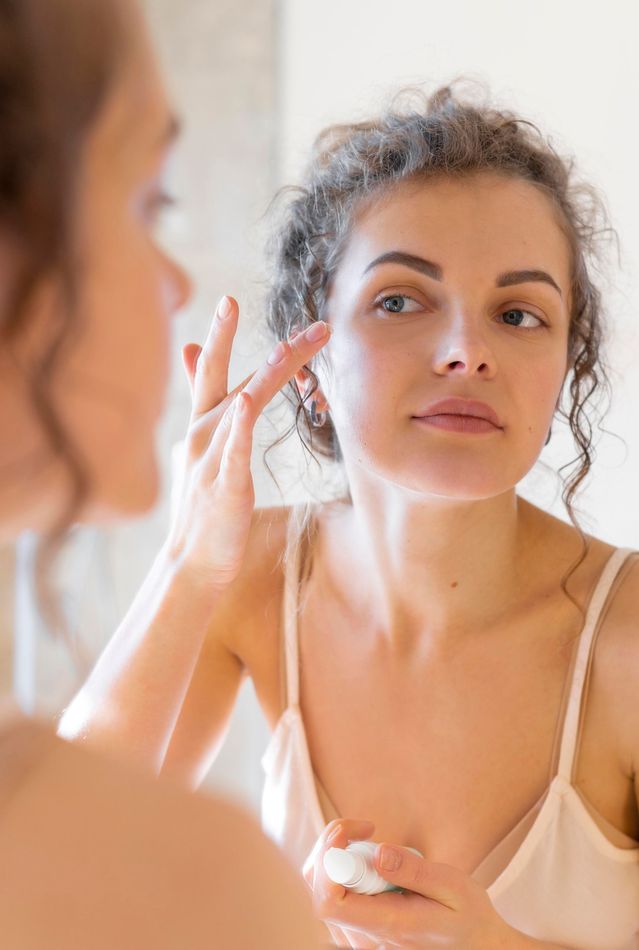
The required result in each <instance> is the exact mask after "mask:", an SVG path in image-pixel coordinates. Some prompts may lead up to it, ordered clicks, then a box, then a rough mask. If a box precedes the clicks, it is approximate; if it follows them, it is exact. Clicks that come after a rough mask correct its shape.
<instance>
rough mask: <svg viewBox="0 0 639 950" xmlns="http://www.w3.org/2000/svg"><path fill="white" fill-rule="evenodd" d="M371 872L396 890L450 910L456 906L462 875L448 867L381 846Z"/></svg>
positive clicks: (395, 847)
mask: <svg viewBox="0 0 639 950" xmlns="http://www.w3.org/2000/svg"><path fill="white" fill-rule="evenodd" d="M375 868H376V870H377V871H378V873H379V874H381V876H382V877H383V878H384V879H385V880H387V881H390V882H391V884H395V885H397V887H403V888H406V889H407V890H409V891H413V892H414V893H416V894H421V895H422V897H429V898H430V899H431V900H436V901H438V902H439V903H440V904H445V905H446V906H447V907H450V908H451V909H453V910H455V909H456V908H457V907H458V906H459V903H460V900H459V897H460V893H461V892H462V891H463V889H464V878H465V877H466V875H464V874H463V872H461V871H458V870H457V868H454V867H452V866H451V865H449V864H438V863H435V862H433V861H427V860H426V859H425V858H422V857H419V856H418V855H417V854H415V853H414V852H413V851H411V850H409V849H408V848H402V847H400V846H399V845H390V844H386V843H384V844H383V845H381V844H380V845H379V846H378V848H377V851H376V852H375Z"/></svg>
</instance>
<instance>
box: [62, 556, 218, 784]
mask: <svg viewBox="0 0 639 950" xmlns="http://www.w3.org/2000/svg"><path fill="white" fill-rule="evenodd" d="M219 596H220V594H219V593H218V592H216V591H215V590H214V589H212V588H209V587H207V585H205V584H203V582H202V580H201V578H198V577H197V576H194V575H193V574H191V573H189V571H188V570H187V569H186V568H184V567H183V566H182V565H181V564H180V563H179V562H177V561H175V560H173V559H172V558H171V557H169V555H168V553H167V551H166V550H165V549H164V548H162V549H161V550H160V552H159V553H158V555H157V557H156V559H155V561H154V562H153V565H152V567H151V569H150V571H149V573H148V575H147V577H146V578H145V580H144V582H143V584H142V586H141V588H140V590H139V591H138V593H137V595H136V597H135V599H134V601H133V603H132V605H131V607H130V608H129V610H128V612H127V614H126V616H125V617H124V620H123V621H122V623H121V624H120V626H119V627H118V629H117V630H116V632H115V633H114V635H113V637H112V638H111V640H110V641H109V642H108V644H107V645H106V647H105V648H104V650H103V652H102V654H101V655H100V657H99V659H98V661H97V663H96V664H95V666H94V668H93V670H92V672H91V674H90V675H89V677H88V679H87V681H86V682H85V684H84V685H83V686H82V688H81V689H80V691H79V692H78V693H77V695H76V696H75V697H74V699H73V700H72V702H71V703H70V705H69V706H68V707H67V709H66V710H65V712H64V714H63V715H62V717H61V719H60V722H59V724H58V733H59V735H61V736H62V737H63V738H66V739H75V740H80V741H82V742H83V743H87V744H90V745H94V746H96V747H99V748H101V749H105V750H107V751H108V750H113V751H115V752H117V753H124V754H126V755H130V756H131V757H133V758H134V759H135V760H136V761H137V762H139V763H142V764H147V765H148V766H149V767H150V768H151V769H152V770H153V771H155V772H159V771H160V768H161V765H162V762H163V759H164V756H165V754H166V749H167V747H168V744H169V741H170V739H171V735H172V733H173V729H174V728H175V724H176V721H177V718H178V716H179V713H180V709H181V707H182V704H183V702H184V697H185V695H186V692H187V689H188V687H189V683H190V681H191V678H192V675H193V671H194V668H195V665H196V663H197V659H198V656H199V653H200V649H201V647H202V643H203V641H204V637H205V635H206V630H207V626H208V622H209V620H210V618H211V614H212V611H213V608H214V606H215V603H216V602H217V600H218V599H219Z"/></svg>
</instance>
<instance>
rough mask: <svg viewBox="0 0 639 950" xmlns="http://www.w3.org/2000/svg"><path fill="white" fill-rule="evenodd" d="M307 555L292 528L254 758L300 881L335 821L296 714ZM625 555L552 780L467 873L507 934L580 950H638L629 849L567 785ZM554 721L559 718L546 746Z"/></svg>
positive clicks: (589, 619)
mask: <svg viewBox="0 0 639 950" xmlns="http://www.w3.org/2000/svg"><path fill="white" fill-rule="evenodd" d="M306 546H307V545H305V544H304V543H302V539H300V538H299V537H297V535H296V528H295V519H294V518H291V519H290V523H289V536H288V545H287V554H286V562H285V583H284V598H283V605H282V626H283V638H282V646H283V652H284V662H283V664H282V669H283V676H284V678H285V684H286V704H285V709H284V712H283V714H282V716H281V717H280V719H279V721H278V723H277V725H276V727H275V729H274V731H273V734H272V736H271V740H270V742H269V744H268V747H267V749H266V751H265V753H264V755H263V757H262V766H263V769H264V772H265V783H264V789H263V794H262V826H263V828H264V830H265V831H266V832H267V833H268V834H269V835H270V836H271V837H272V838H273V839H274V840H275V841H276V842H277V843H278V844H279V845H280V847H281V848H282V849H283V850H284V851H285V853H287V854H288V856H289V857H290V858H291V860H292V861H293V863H294V864H295V865H296V866H297V867H298V868H300V869H301V868H302V866H303V864H304V861H305V859H306V857H307V856H308V854H309V853H310V851H311V849H312V847H313V845H314V844H315V841H316V840H317V837H318V836H319V835H320V833H321V832H322V830H323V828H324V827H325V825H326V824H327V823H328V822H329V821H331V820H332V819H334V818H337V817H339V813H338V811H337V809H336V808H335V806H334V804H333V802H332V801H331V799H330V796H329V794H328V792H327V791H326V789H324V788H323V786H322V784H321V782H320V781H319V779H318V777H317V776H316V775H315V773H314V770H313V764H312V762H311V760H310V754H309V749H308V744H307V741H306V733H305V730H304V722H303V720H302V715H301V710H300V706H299V664H298V638H297V613H298V599H299V591H300V588H301V587H302V585H303V581H304V578H305V577H307V576H308V574H309V568H310V557H307V558H306V559H305V558H304V557H303V554H304V548H305V547H306ZM631 553H632V551H631V550H630V549H626V548H619V549H617V550H616V551H614V552H613V554H612V556H611V557H610V559H609V560H608V562H607V564H606V565H605V567H604V569H603V571H602V574H601V576H600V577H599V579H598V582H597V584H596V586H595V589H594V591H593V593H592V596H591V598H590V602H589V604H588V609H587V612H586V619H585V623H584V626H583V628H582V631H581V633H580V636H579V638H577V639H576V641H575V647H574V648H573V657H572V661H571V664H570V667H569V673H568V679H567V684H566V686H567V687H569V688H568V689H565V690H564V697H566V696H567V697H568V699H567V702H564V703H563V704H562V710H561V711H560V716H559V718H558V722H557V731H556V737H555V754H554V755H553V774H554V778H553V779H552V781H551V782H550V784H549V786H548V788H547V789H546V791H545V792H544V793H543V794H542V796H541V797H540V799H539V800H538V801H537V802H536V803H535V804H534V805H533V806H532V808H531V809H530V810H529V811H528V812H527V813H526V814H525V815H524V816H523V817H522V818H521V819H520V820H519V821H518V822H517V824H516V825H515V827H514V828H512V829H511V831H510V832H508V834H507V835H506V836H505V837H504V838H503V839H502V840H501V841H500V842H499V843H498V844H497V845H496V846H495V847H494V848H493V849H492V850H491V852H490V853H489V854H488V855H486V857H485V858H484V859H483V860H482V861H481V863H480V864H479V865H478V867H476V868H475V870H474V871H473V872H472V877H473V878H474V879H475V880H477V881H478V882H479V883H480V884H481V885H482V886H483V887H485V888H486V890H487V892H488V894H489V896H490V898H491V900H492V901H493V904H494V906H495V907H496V909H497V910H498V912H499V913H500V914H501V916H502V917H503V918H504V919H505V920H506V921H507V922H508V923H509V924H511V926H513V927H515V928H516V929H518V930H520V931H522V932H523V933H526V934H528V935H529V936H531V937H536V938H537V939H541V940H547V941H555V942H557V943H562V942H563V943H566V944H568V945H570V946H574V947H578V948H579V950H638V948H639V936H635V934H639V842H637V841H635V840H634V839H633V838H630V837H629V836H628V835H625V834H624V833H623V832H621V831H620V830H619V829H617V828H615V827H614V826H613V825H611V824H610V823H609V822H608V821H607V820H606V819H605V818H604V817H603V815H601V814H600V813H599V812H597V811H596V809H595V808H594V806H592V805H591V804H590V803H589V802H587V801H586V799H584V798H583V797H582V795H581V794H580V792H579V791H578V790H577V788H576V787H575V786H573V784H572V777H573V775H574V768H575V750H576V747H577V738H578V731H579V725H580V722H583V708H582V707H583V706H585V701H584V696H585V694H586V692H587V685H586V686H585V684H587V681H588V679H589V674H590V668H591V664H592V659H593V654H594V649H593V647H594V643H595V639H596V637H595V634H596V631H597V629H598V621H599V619H600V617H601V616H602V613H603V608H604V605H605V603H606V600H607V597H608V594H609V592H610V589H611V586H612V584H613V582H614V580H615V578H616V577H617V576H618V574H619V571H620V569H621V567H622V565H623V564H624V562H625V561H626V558H627V557H628V555H629V554H631ZM561 712H564V713H565V714H564V716H563V729H562V732H561V742H557V737H558V736H559V726H560V725H561V724H562V717H561ZM557 750H558V755H557V754H556V753H557ZM416 807H417V806H416ZM362 817H366V816H362ZM328 930H329V932H330V934H331V938H332V939H333V941H334V943H335V944H337V945H338V946H346V947H351V946H358V947H361V946H364V945H365V944H364V943H362V942H361V941H362V937H361V935H358V936H357V942H355V935H353V934H351V935H349V933H348V931H346V930H341V929H340V928H337V927H334V926H331V927H329V928H328ZM351 937H352V938H353V941H351ZM370 946H371V947H373V946H374V944H372V943H371V944H370Z"/></svg>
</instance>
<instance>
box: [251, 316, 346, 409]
mask: <svg viewBox="0 0 639 950" xmlns="http://www.w3.org/2000/svg"><path fill="white" fill-rule="evenodd" d="M330 335H331V328H330V326H329V325H328V324H327V323H325V322H324V321H323V320H318V321H317V322H315V323H313V324H312V325H311V326H310V327H309V328H308V329H307V330H305V331H304V332H303V333H300V334H299V335H298V336H296V337H295V338H293V339H291V340H288V341H286V340H280V342H279V343H278V344H277V346H275V348H274V349H273V350H272V352H271V354H270V356H269V357H268V359H267V361H266V363H264V364H263V365H262V366H261V367H260V368H259V369H258V370H257V371H256V372H255V373H254V375H253V377H252V378H251V380H250V381H249V382H248V383H247V385H246V386H245V387H244V391H245V392H247V393H248V394H249V396H250V397H251V405H252V406H253V407H254V411H255V413H256V415H259V413H260V412H262V410H263V409H264V408H265V406H266V405H267V404H268V403H269V402H270V401H271V399H272V398H273V397H274V396H275V394H276V393H277V392H279V390H280V389H281V388H282V387H283V386H284V385H285V384H286V383H287V382H288V381H289V380H290V379H292V378H293V376H294V375H295V374H296V373H297V372H298V371H299V370H300V369H301V368H302V367H303V366H304V364H305V363H308V361H309V360H310V359H311V357H313V356H314V355H315V354H316V353H318V352H319V350H321V348H322V347H323V346H324V345H325V344H326V343H328V341H329V339H330Z"/></svg>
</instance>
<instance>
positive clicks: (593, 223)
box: [265, 80, 614, 596]
mask: <svg viewBox="0 0 639 950" xmlns="http://www.w3.org/2000/svg"><path fill="white" fill-rule="evenodd" d="M461 82H463V80H461ZM459 84H460V80H456V81H455V82H453V83H451V84H449V85H446V86H442V87H440V88H438V89H437V90H436V91H435V92H434V93H433V94H432V95H431V96H430V97H427V96H425V95H424V94H423V93H422V92H415V90H405V91H404V92H403V93H400V95H399V97H397V99H396V101H395V103H394V104H393V105H392V106H391V108H390V109H389V110H388V111H386V112H385V113H383V114H382V115H380V116H379V117H378V118H374V119H370V120H368V121H364V122H356V123H353V124H348V125H334V126H331V127H330V128H327V129H325V130H324V131H323V132H322V133H321V134H320V135H319V137H318V138H317V140H316V143H315V148H314V152H313V155H312V159H311V161H310V164H309V165H308V167H307V169H306V172H305V175H304V177H303V181H302V184H301V186H300V187H297V188H288V189H283V193H284V194H286V195H288V196H289V197H290V200H289V202H288V204H287V206H286V208H285V211H284V214H283V218H282V221H281V224H280V226H279V228H278V230H277V233H276V234H275V237H274V241H273V244H272V248H271V256H272V260H273V269H274V275H273V280H272V285H271V291H270V296H269V301H268V315H267V327H268V330H269V331H270V333H271V334H272V336H273V338H274V339H282V338H284V339H285V338H287V337H288V336H289V335H290V334H291V331H292V330H293V328H294V327H299V328H301V329H302V330H303V329H305V328H306V327H307V326H308V325H310V324H311V323H313V322H314V321H316V320H320V319H322V315H323V313H324V311H325V307H326V302H327V299H328V296H329V293H330V289H331V285H332V280H333V277H334V276H335V273H336V271H337V269H338V267H339V264H340V260H341V257H342V254H343V251H344V248H345V246H346V244H347V242H348V238H349V234H350V229H351V225H352V223H353V219H354V215H355V214H356V213H357V211H358V210H359V209H360V208H361V207H362V206H363V205H365V204H367V205H369V206H370V204H371V203H374V202H375V200H376V199H378V198H379V197H381V196H383V195H384V194H385V193H386V192H388V190H389V189H391V188H393V187H394V186H397V185H398V184H400V183H402V182H408V181H414V182H428V181H430V180H434V179H437V178H441V177H447V178H454V179H460V178H463V177H465V176H469V175H473V174H476V173H484V172H490V173H496V174H499V175H503V176H505V177H508V178H516V179H522V180H523V181H526V182H530V183H531V184H532V185H534V186H535V187H536V188H538V189H539V190H540V191H541V192H542V193H543V194H544V195H546V196H547V197H548V199H549V200H550V201H551V203H552V206H553V207H554V209H555V212H556V218H557V223H558V226H559V227H560V228H561V230H562V231H563V233H564V235H565V237H566V239H567V241H568V244H569V248H570V252H571V264H572V272H571V292H572V312H571V314H570V326H569V333H568V362H569V367H570V370H569V373H568V376H567V378H566V382H565V384H564V387H563V390H562V394H561V400H560V406H559V409H558V412H559V414H560V415H561V416H562V417H563V418H564V419H565V420H566V421H567V422H568V425H569V427H570V430H571V432H572V435H573V438H574V442H575V445H576V448H577V456H576V458H575V459H574V460H573V461H572V462H571V463H568V465H566V466H562V468H561V470H560V472H563V470H564V469H565V468H568V469H571V471H570V473H569V475H568V477H567V478H565V479H564V478H563V476H562V482H563V491H562V498H563V501H564V504H565V506H566V508H567V511H568V514H569V517H570V520H571V522H572V524H573V525H574V527H575V528H576V530H577V531H578V532H579V534H580V537H581V540H582V553H581V556H580V558H579V559H578V561H577V562H576V563H575V565H574V566H573V567H572V569H571V571H569V572H568V573H567V574H566V575H565V577H568V576H569V574H570V573H572V571H574V570H575V569H576V567H577V566H578V565H579V564H580V563H581V562H582V560H583V559H584V558H585V556H586V554H587V551H588V542H587V539H586V536H585V534H584V532H583V531H582V529H581V527H580V525H579V523H578V521H577V518H576V515H575V511H574V507H573V501H574V497H575V494H576V492H577V490H578V488H579V486H580V485H581V484H582V482H583V480H584V478H585V477H586V476H587V474H588V472H589V471H590V468H591V465H592V460H593V455H594V449H593V441H592V436H593V426H592V423H591V420H590V418H589V414H588V409H589V406H592V407H593V408H594V407H595V404H596V401H597V399H598V397H599V396H600V395H601V394H604V395H605V396H606V397H609V390H610V384H609V379H608V373H607V369H606V365H605V361H604V358H603V354H602V352H601V347H602V339H603V323H604V320H603V314H602V300H601V293H600V290H599V289H598V287H597V286H596V285H595V283H594V281H593V271H594V270H595V269H597V266H598V263H599V255H600V253H601V251H600V248H601V246H602V244H601V239H603V238H604V237H608V236H610V235H614V231H613V230H612V228H610V226H609V225H608V218H607V214H606V211H605V207H604V205H603V202H602V200H601V198H600V197H599V196H598V194H597V193H596V191H595V190H594V189H593V188H592V187H591V186H589V185H588V184H585V183H583V182H581V181H579V180H577V179H576V177H575V167H574V161H573V160H572V159H567V158H564V157H562V156H561V155H559V154H558V153H557V151H556V150H555V149H554V147H553V146H552V144H551V143H550V141H549V140H547V139H546V138H544V136H543V135H542V133H541V132H540V131H539V129H538V128H537V127H536V126H535V125H533V124H532V123H531V122H529V121H527V120H525V119H524V118H521V117H519V116H517V115H515V114H514V113H512V112H510V111H506V110H504V109H500V108H497V107H496V106H495V105H493V104H491V103H490V102H489V101H488V96H487V95H484V98H483V101H481V100H480V98H479V97H478V96H476V95H475V96H473V95H472V94H469V93H468V92H467V93H466V94H463V93H460V92H459V91H458V88H457V87H458V85H459ZM402 100H407V105H404V104H403V101H402ZM308 369H309V375H310V377H311V382H312V385H311V387H310V389H309V391H308V392H307V394H306V396H305V398H304V399H302V398H301V397H300V395H299V392H298V390H297V387H296V386H295V384H294V382H291V383H290V384H289V386H288V387H287V399H288V401H289V402H290V403H291V405H292V406H293V407H294V411H295V418H294V422H293V424H292V425H291V427H290V428H289V429H288V430H287V432H286V433H285V434H284V435H283V436H282V437H281V438H280V439H278V440H277V441H276V442H275V443H273V444H272V445H270V446H269V447H268V448H267V450H266V451H267V452H268V451H270V449H272V448H273V447H274V445H277V444H278V443H279V442H281V441H282V440H283V439H285V438H287V437H288V436H289V435H290V434H291V433H292V431H293V430H294V429H295V430H296V431H297V433H298V436H299V438H300V439H301V441H302V444H303V445H304V447H305V449H306V450H307V451H308V452H309V453H310V454H311V455H312V456H313V458H315V456H314V455H313V448H315V449H316V450H317V452H318V453H319V454H320V455H321V456H324V457H325V458H328V459H330V460H332V461H334V462H340V461H341V452H340V446H339V441H338V439H337V435H336V432H335V429H334V427H333V425H332V422H331V419H330V413H329V414H327V420H326V423H325V425H324V426H323V427H322V428H314V427H313V426H312V425H311V423H310V414H309V412H308V409H307V403H308V402H309V400H310V399H311V398H312V396H313V393H314V392H315V390H316V389H317V385H318V380H317V376H316V374H315V373H314V372H313V371H312V369H311V368H310V367H308ZM566 397H567V401H568V407H567V410H566V409H564V408H563V402H564V399H566ZM265 455H266V453H265ZM315 461H317V459H316V458H315ZM267 467H268V465H267ZM269 470H270V469H269ZM343 500H344V501H345V502H349V501H350V498H349V497H347V498H346V499H343ZM309 517H310V514H309ZM564 580H565V578H564ZM562 586H563V587H564V591H565V592H566V593H567V591H566V588H565V586H564V584H563V581H562ZM568 596H570V595H568Z"/></svg>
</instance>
